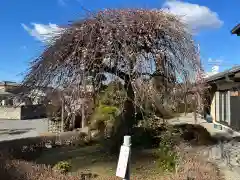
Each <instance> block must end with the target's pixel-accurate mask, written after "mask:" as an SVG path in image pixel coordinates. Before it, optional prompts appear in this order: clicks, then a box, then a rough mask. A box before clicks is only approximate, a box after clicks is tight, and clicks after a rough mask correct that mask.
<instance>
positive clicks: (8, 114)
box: [0, 107, 21, 119]
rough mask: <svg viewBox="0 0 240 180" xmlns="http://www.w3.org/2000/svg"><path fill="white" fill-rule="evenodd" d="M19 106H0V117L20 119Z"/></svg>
mask: <svg viewBox="0 0 240 180" xmlns="http://www.w3.org/2000/svg"><path fill="white" fill-rule="evenodd" d="M20 118H21V108H20V107H17V108H14V107H0V119H20Z"/></svg>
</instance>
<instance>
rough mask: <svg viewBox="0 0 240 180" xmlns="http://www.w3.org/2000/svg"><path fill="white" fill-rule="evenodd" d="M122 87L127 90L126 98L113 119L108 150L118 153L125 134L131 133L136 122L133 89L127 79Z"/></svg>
mask: <svg viewBox="0 0 240 180" xmlns="http://www.w3.org/2000/svg"><path fill="white" fill-rule="evenodd" d="M124 88H125V90H126V92H127V100H126V101H125V102H124V109H123V112H122V114H121V115H120V116H119V117H118V118H117V119H116V120H115V124H114V129H113V132H112V136H111V141H110V151H111V152H112V153H118V152H119V149H120V146H121V144H122V142H123V137H124V136H125V135H132V128H133V126H134V124H135V123H136V121H135V118H134V114H135V108H134V103H133V102H134V98H135V95H134V90H133V87H132V84H131V82H130V80H129V81H126V82H125V85H124Z"/></svg>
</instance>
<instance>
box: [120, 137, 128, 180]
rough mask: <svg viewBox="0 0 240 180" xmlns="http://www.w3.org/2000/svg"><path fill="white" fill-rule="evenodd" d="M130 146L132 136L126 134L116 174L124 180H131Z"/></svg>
mask: <svg viewBox="0 0 240 180" xmlns="http://www.w3.org/2000/svg"><path fill="white" fill-rule="evenodd" d="M130 146H131V136H124V142H123V145H122V146H121V149H120V154H119V159H118V165H117V172H116V176H118V177H121V178H123V179H124V180H130V166H129V160H130V153H131V152H130V151H131V149H130Z"/></svg>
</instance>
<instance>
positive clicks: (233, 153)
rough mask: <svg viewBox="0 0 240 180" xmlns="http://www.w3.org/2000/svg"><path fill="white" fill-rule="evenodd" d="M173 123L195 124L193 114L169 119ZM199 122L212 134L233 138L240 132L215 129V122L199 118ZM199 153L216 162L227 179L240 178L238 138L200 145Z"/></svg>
mask: <svg viewBox="0 0 240 180" xmlns="http://www.w3.org/2000/svg"><path fill="white" fill-rule="evenodd" d="M169 122H170V123H171V124H182V123H188V124H195V122H194V119H193V116H192V114H188V115H187V116H181V117H179V118H175V119H172V120H170V121H169ZM197 124H200V125H202V126H203V127H205V128H206V129H207V130H208V131H209V133H210V134H211V135H212V136H215V137H219V138H220V137H224V138H227V139H232V138H233V137H236V136H237V135H238V133H234V134H232V133H229V132H228V131H226V130H218V129H215V128H214V126H213V123H208V122H206V121H205V120H204V119H201V118H198V121H197ZM198 153H200V154H202V155H203V156H204V157H205V158H206V159H208V160H209V161H210V162H213V163H215V164H216V165H217V166H218V167H219V168H220V171H221V172H222V173H223V174H224V176H225V179H226V180H239V179H240V142H238V141H237V140H233V139H232V140H225V141H222V142H219V143H218V144H216V145H213V146H208V147H200V148H199V150H198Z"/></svg>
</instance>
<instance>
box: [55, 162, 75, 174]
mask: <svg viewBox="0 0 240 180" xmlns="http://www.w3.org/2000/svg"><path fill="white" fill-rule="evenodd" d="M53 169H55V170H57V171H60V172H61V173H67V172H69V171H70V169H71V164H70V163H69V162H68V161H60V162H58V163H57V164H55V166H54V167H53Z"/></svg>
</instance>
